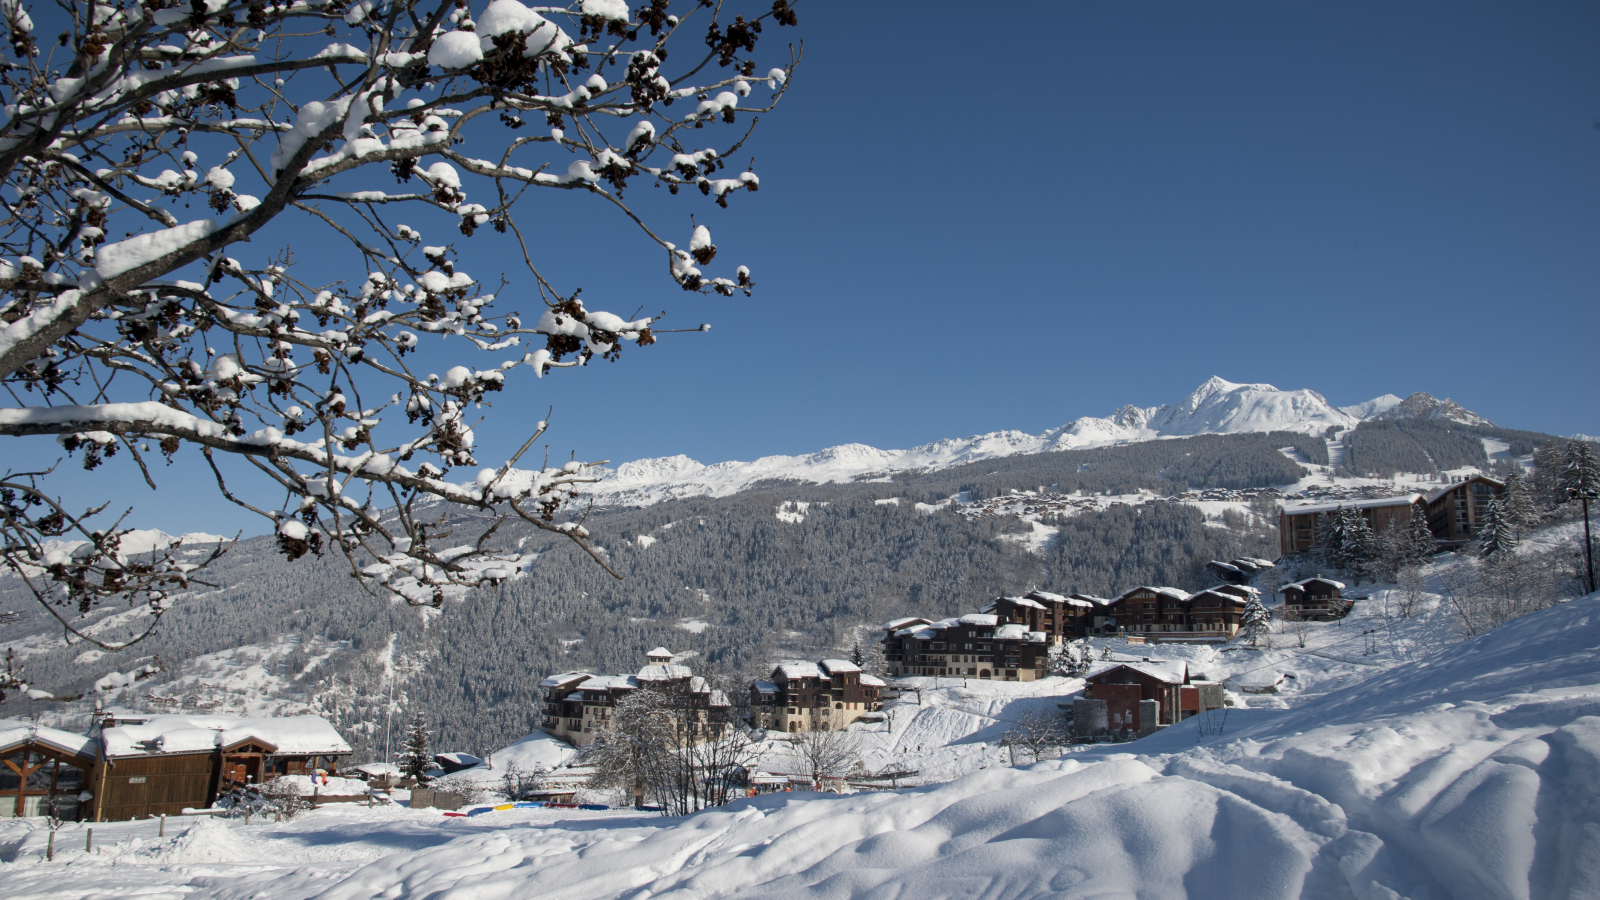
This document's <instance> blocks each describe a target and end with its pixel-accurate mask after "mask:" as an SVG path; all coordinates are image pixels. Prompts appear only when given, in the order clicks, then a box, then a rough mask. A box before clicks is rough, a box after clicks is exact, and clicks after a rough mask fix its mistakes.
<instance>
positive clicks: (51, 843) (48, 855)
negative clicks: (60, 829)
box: [44, 829, 56, 862]
mask: <svg viewBox="0 0 1600 900" xmlns="http://www.w3.org/2000/svg"><path fill="white" fill-rule="evenodd" d="M55 858H56V833H55V830H54V829H52V830H51V831H50V839H49V840H48V841H45V844H44V861H45V862H49V861H51V860H53V859H55Z"/></svg>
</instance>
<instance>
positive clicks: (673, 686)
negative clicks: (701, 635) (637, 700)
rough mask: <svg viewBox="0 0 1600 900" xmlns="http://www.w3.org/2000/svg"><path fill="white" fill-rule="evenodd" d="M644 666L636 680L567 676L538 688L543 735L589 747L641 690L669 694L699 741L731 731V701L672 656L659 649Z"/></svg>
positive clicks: (648, 656) (631, 677)
mask: <svg viewBox="0 0 1600 900" xmlns="http://www.w3.org/2000/svg"><path fill="white" fill-rule="evenodd" d="M645 660H646V663H645V665H644V666H643V667H642V668H640V669H639V671H638V672H637V673H635V674H633V675H591V674H589V673H588V672H567V673H564V674H561V675H552V676H550V677H549V678H546V679H545V680H544V681H542V682H540V683H539V686H540V687H541V688H543V689H544V697H545V707H544V720H543V723H542V724H543V726H544V730H545V731H547V732H549V733H550V734H552V735H555V736H556V737H558V738H561V739H562V740H564V741H566V742H567V743H569V744H571V745H572V746H574V747H583V746H587V745H588V744H589V743H590V742H592V741H593V740H594V735H595V732H597V731H599V730H601V729H602V728H604V727H605V726H606V725H607V724H608V723H609V722H610V720H611V714H612V711H613V710H614V709H615V708H616V706H617V703H618V701H620V700H621V699H622V698H623V697H626V696H628V695H629V694H631V693H633V692H634V691H637V690H639V689H641V688H645V689H654V690H659V691H662V692H670V693H671V694H672V695H673V696H674V701H675V702H678V701H681V702H683V703H685V704H686V706H687V708H688V709H689V710H690V711H691V713H692V715H693V721H691V722H690V723H689V725H690V729H691V731H692V732H694V736H695V738H696V739H699V738H703V737H705V736H712V735H715V734H718V733H721V731H722V729H723V728H725V727H726V726H727V718H728V716H727V713H728V711H729V709H730V705H729V703H728V697H727V695H726V694H724V693H723V692H722V691H719V690H715V689H713V688H712V687H711V685H710V684H709V683H707V681H706V680H705V679H704V678H701V677H700V676H698V675H696V674H694V672H692V671H690V669H689V667H688V666H684V665H678V664H676V663H675V662H674V661H673V660H674V657H673V655H672V651H670V650H668V649H667V648H665V647H657V648H655V649H654V650H651V651H650V652H649V653H647V654H645Z"/></svg>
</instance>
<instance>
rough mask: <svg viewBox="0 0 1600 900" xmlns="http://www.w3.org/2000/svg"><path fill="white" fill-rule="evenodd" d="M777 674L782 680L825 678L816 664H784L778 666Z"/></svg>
mask: <svg viewBox="0 0 1600 900" xmlns="http://www.w3.org/2000/svg"><path fill="white" fill-rule="evenodd" d="M777 672H778V674H779V675H780V676H782V677H784V678H826V677H827V676H826V675H823V674H822V670H821V669H819V668H817V664H816V663H810V662H786V663H783V664H782V665H780V666H778V669H777Z"/></svg>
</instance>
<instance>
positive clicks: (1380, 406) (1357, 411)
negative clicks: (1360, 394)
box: [1339, 394, 1400, 420]
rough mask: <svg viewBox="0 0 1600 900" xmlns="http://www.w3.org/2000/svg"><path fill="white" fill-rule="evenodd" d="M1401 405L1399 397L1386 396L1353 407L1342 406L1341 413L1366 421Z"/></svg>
mask: <svg viewBox="0 0 1600 900" xmlns="http://www.w3.org/2000/svg"><path fill="white" fill-rule="evenodd" d="M1399 405H1400V398H1399V397H1396V396H1395V395H1393V394H1384V395H1383V396H1382V397H1373V398H1372V399H1371V400H1368V401H1366V402H1364V403H1357V404H1355V405H1353V406H1341V407H1339V411H1340V412H1346V413H1349V414H1350V415H1352V416H1355V417H1356V418H1358V419H1362V420H1366V419H1370V418H1372V417H1374V416H1376V415H1377V414H1379V413H1381V412H1387V411H1389V410H1391V409H1394V408H1395V407H1396V406H1399Z"/></svg>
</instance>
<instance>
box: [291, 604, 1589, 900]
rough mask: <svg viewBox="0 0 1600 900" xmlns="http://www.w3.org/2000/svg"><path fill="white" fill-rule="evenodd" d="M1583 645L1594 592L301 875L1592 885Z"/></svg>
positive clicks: (430, 880)
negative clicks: (824, 765)
mask: <svg viewBox="0 0 1600 900" xmlns="http://www.w3.org/2000/svg"><path fill="white" fill-rule="evenodd" d="M1597 644H1600V595H1597V596H1591V597H1589V598H1586V599H1584V600H1579V601H1574V602H1572V603H1568V604H1564V605H1562V606H1559V607H1556V608H1554V609H1551V610H1547V611H1545V612H1543V613H1538V614H1535V615H1531V616H1527V617H1525V618H1522V619H1519V620H1517V621H1514V622H1512V623H1510V624H1509V625H1506V626H1504V627H1502V628H1500V629H1499V630H1497V631H1494V632H1491V633H1489V634H1487V635H1484V636H1482V637H1480V638H1478V639H1476V640H1474V641H1471V642H1468V643H1466V644H1463V645H1459V646H1456V647H1454V648H1451V649H1450V650H1449V651H1446V652H1444V653H1441V654H1439V655H1437V656H1433V657H1429V658H1427V659H1424V660H1422V661H1419V662H1416V663H1411V664H1406V665H1402V666H1399V667H1397V668H1394V669H1391V670H1389V671H1387V672H1385V673H1384V674H1382V675H1379V676H1377V677H1375V678H1373V679H1370V680H1368V681H1367V682H1364V683H1362V684H1359V685H1355V686H1352V687H1349V688H1345V689H1342V690H1338V691H1335V692H1333V693H1330V694H1328V695H1326V696H1324V697H1322V698H1320V699H1317V700H1313V701H1310V702H1308V703H1306V704H1304V705H1303V706H1300V707H1298V708H1296V709H1294V710H1292V711H1281V710H1259V709H1251V710H1232V711H1231V713H1230V719H1229V720H1228V722H1227V724H1226V726H1225V729H1224V731H1223V733H1222V734H1221V735H1220V736H1214V737H1210V736H1201V735H1200V733H1199V731H1198V730H1197V729H1196V728H1195V727H1194V724H1195V723H1194V720H1191V721H1190V722H1187V723H1184V724H1182V725H1178V726H1174V727H1172V728H1169V729H1167V730H1166V731H1164V732H1162V733H1161V734H1159V735H1157V736H1155V737H1152V738H1147V739H1146V740H1144V741H1141V742H1138V743H1135V744H1131V745H1118V746H1110V747H1101V748H1100V749H1096V750H1090V751H1087V752H1083V753H1078V754H1071V755H1069V758H1066V759H1062V760H1054V761H1049V762H1043V763H1039V764H1036V765H1033V766H1029V767H1025V768H1015V769H1013V768H1004V769H989V770H985V771H982V772H978V773H976V774H973V775H969V776H967V777H965V778H962V779H960V780H957V781H955V782H952V783H949V784H945V785H939V786H936V787H927V788H918V789H913V790H908V791H904V792H900V793H893V792H883V793H871V794H855V795H847V796H832V795H811V794H801V793H791V794H775V795H768V796H765V797H761V798H756V799H752V800H743V801H739V802H737V803H734V804H731V805H729V806H726V807H722V808H720V809H714V810H709V811H706V812H702V813H700V814H698V815H694V816H690V817H687V818H684V819H664V820H660V821H659V822H658V823H657V822H650V823H647V824H643V825H641V824H639V821H638V820H632V821H627V820H616V821H614V822H610V821H595V822H592V823H585V824H582V825H578V824H574V825H572V826H564V825H562V824H561V823H554V824H552V825H550V826H548V827H545V828H540V829H528V830H521V829H518V830H503V831H499V832H497V833H493V834H488V835H481V836H470V837H462V838H460V839H457V840H455V841H453V842H451V843H450V844H448V845H446V846H444V847H440V848H436V849H432V850H426V851H422V852H419V853H416V854H413V855H409V856H405V857H394V858H390V859H387V860H384V861H382V862H378V863H373V864H371V865H368V866H367V867H365V868H364V869H362V870H360V871H358V872H356V873H355V874H353V875H351V876H350V877H349V878H347V879H346V880H345V881H344V882H342V883H341V884H339V885H337V886H335V887H333V888H332V889H330V890H328V891H326V892H325V893H323V894H322V895H321V896H323V897H326V898H329V900H357V898H367V897H372V896H379V895H383V896H401V895H404V896H426V897H442V896H460V897H466V896H483V897H509V896H533V895H535V894H538V895H542V896H560V897H562V898H574V900H576V898H609V897H650V898H652V900H661V898H683V900H687V898H690V897H694V898H712V897H754V896H760V897H762V898H763V900H781V898H802V897H804V898H835V897H838V898H843V897H852V898H907V897H916V898H928V900H935V898H956V897H980V896H981V897H984V898H996V900H1022V898H1044V897H1051V898H1065V897H1072V898H1077V897H1084V898H1087V897H1132V896H1138V897H1142V898H1174V900H1175V898H1218V900H1224V898H1226V900H1235V898H1285V900H1288V898H1301V897H1305V898H1350V897H1355V898H1359V900H1378V898H1396V897H1408V898H1418V900H1421V898H1444V897H1460V898H1467V897H1473V898H1479V897H1482V898H1508V900H1509V898H1529V897H1566V896H1596V895H1597V894H1600V655H1597V654H1595V653H1594V651H1593V648H1594V647H1595V646H1596V645H1597ZM1130 751H1132V752H1130ZM557 886H559V887H557Z"/></svg>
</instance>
